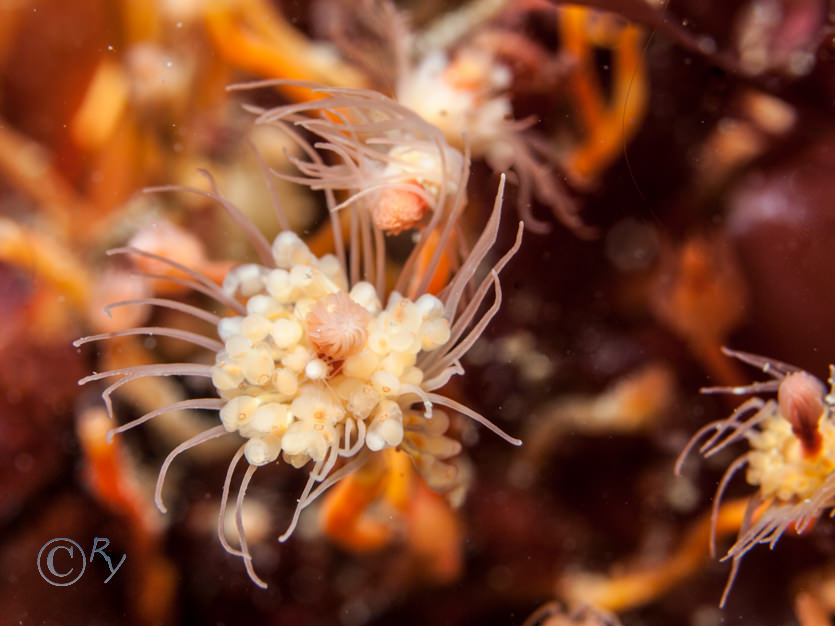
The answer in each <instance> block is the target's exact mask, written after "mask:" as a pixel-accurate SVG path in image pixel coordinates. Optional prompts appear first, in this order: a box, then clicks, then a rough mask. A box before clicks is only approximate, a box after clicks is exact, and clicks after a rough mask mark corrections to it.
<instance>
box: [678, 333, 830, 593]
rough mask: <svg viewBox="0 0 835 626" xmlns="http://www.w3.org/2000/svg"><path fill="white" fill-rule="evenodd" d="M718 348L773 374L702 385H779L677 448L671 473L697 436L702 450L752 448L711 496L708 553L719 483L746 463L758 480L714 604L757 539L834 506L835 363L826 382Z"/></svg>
mask: <svg viewBox="0 0 835 626" xmlns="http://www.w3.org/2000/svg"><path fill="white" fill-rule="evenodd" d="M722 351H723V353H724V354H725V355H727V356H730V357H733V358H735V359H738V360H740V361H742V362H743V363H747V364H749V365H753V366H755V367H759V368H761V369H762V371H763V372H765V373H766V374H769V375H770V376H771V377H772V379H773V380H770V381H764V382H755V383H751V384H750V385H745V386H741V387H708V388H705V389H702V392H704V393H730V394H734V395H744V394H755V393H775V392H776V393H777V400H776V401H775V400H774V399H770V400H767V401H766V400H763V399H762V398H760V397H758V396H755V397H752V398H749V399H748V400H746V401H745V402H743V403H742V404H741V405H739V406H738V407H737V408H736V410H734V412H733V413H732V414H731V415H730V417H727V418H725V419H721V420H716V421H714V422H711V423H709V424H707V425H705V426H704V427H702V428H701V429H700V430H699V431H698V432H697V433H696V434H695V435H693V437H692V439H690V442H689V443H688V444H687V446H686V447H685V448H684V450H683V451H682V452H681V454H680V455H679V458H678V460H677V462H676V473H678V472H679V471H680V470H681V466H682V463H683V462H684V460H685V458H686V457H687V455H688V454H689V453H690V451H691V450H692V449H693V448H694V447H695V446H696V445H698V444H699V442H700V441H702V439H703V438H704V437H705V436H706V435H708V434H710V433H712V434H711V435H710V437H709V438H708V439H707V441H705V442H704V443H702V444H701V446H700V447H699V452H701V453H702V455H703V456H704V457H705V458H707V457H710V456H713V455H714V454H716V453H718V452H720V451H721V450H724V449H725V448H727V447H728V446H730V445H732V444H734V443H736V442H739V441H742V440H746V441H747V442H748V445H749V446H750V450H749V451H748V452H745V453H744V454H742V455H740V456H739V457H737V458H736V460H735V461H734V462H733V463H731V465H730V466H729V467H728V469H727V470H726V471H725V474H724V476H722V480H721V481H720V482H719V486H718V487H717V489H716V495H715V496H714V499H713V514H712V519H713V521H712V529H711V554H715V542H716V520H717V516H718V514H719V510H720V506H721V503H722V496H723V495H724V493H725V489H726V487H727V486H728V483H730V481H731V479H732V478H733V477H734V475H735V474H736V472H738V471H739V470H740V469H742V468H743V467H745V466H746V465H747V466H748V468H747V471H746V476H745V478H746V481H747V482H748V484H750V485H752V486H754V487H757V492H756V493H755V494H754V495H753V496H752V497H751V498H750V500H749V501H748V505H747V508H746V510H745V514H744V516H743V519H742V523H741V527H740V529H739V534H738V536H737V539H736V541H735V542H734V544H733V545H732V546H731V548H730V549H729V550H728V552H727V554H726V555H725V556H724V557H723V558H722V560H723V561H724V560H726V559H730V560H731V573H730V575H729V577H728V582H727V585H726V586H725V590H724V593H723V594H722V599H721V601H720V604H719V605H720V606H724V604H725V601H726V600H727V598H728V593H729V592H730V589H731V586H732V585H733V581H734V578H735V577H736V574H737V572H738V570H739V563H740V560H741V559H742V557H743V556H745V554H746V553H747V552H748V551H749V550H750V549H752V548H753V547H754V546H756V545H758V544H768V545H769V546H770V547H774V545H775V544H776V543H777V541H778V540H779V539H780V537H782V536H783V534H784V533H785V532H786V531H787V530H789V529H790V528H793V529H794V530H795V531H796V532H797V533H798V534H802V533H803V532H805V531H806V530H808V529H809V528H810V527H811V526H812V525H813V524H814V523H815V521H816V520H817V519H818V518H819V517H820V515H821V514H822V513H823V512H824V510H826V509H829V508H832V507H833V506H835V474H833V469H835V420H833V418H832V406H833V403H835V380H834V379H835V367H833V366H830V378H829V384H830V388H829V391H828V392H827V390H826V387H825V386H824V384H823V383H822V382H821V381H820V380H818V379H817V378H815V377H814V376H812V375H811V374H809V373H808V372H805V371H803V370H802V369H800V368H798V367H796V366H793V365H788V364H786V363H781V362H780V361H775V360H773V359H769V358H766V357H763V356H758V355H755V354H750V353H748V352H739V351H736V350H729V349H727V348H723V350H722Z"/></svg>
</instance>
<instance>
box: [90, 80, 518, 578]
mask: <svg viewBox="0 0 835 626" xmlns="http://www.w3.org/2000/svg"><path fill="white" fill-rule="evenodd" d="M367 95H368V94H367ZM334 99H335V101H332V102H331V103H330V105H332V106H334V107H338V105H339V104H342V105H344V104H345V99H344V97H342V96H341V95H335V96H334ZM318 106H319V107H321V106H322V105H321V103H320V104H319V105H318ZM284 113H285V114H286V115H292V112H288V111H286V110H285V111H284ZM337 115H339V113H338V114H337ZM325 123H326V124H329V122H325ZM346 126H347V125H346ZM382 126H383V129H382V131H381V132H384V133H385V132H388V131H389V130H390V128H391V125H390V124H383V125H382ZM427 126H428V125H427ZM346 132H348V133H349V134H350V133H351V132H353V131H352V130H347V131H346ZM383 143H386V142H383ZM308 155H309V156H311V158H313V156H312V154H311V153H308ZM442 162H443V161H442ZM463 164H466V160H463V162H462V165H463ZM316 165H319V166H322V167H324V165H323V163H322V162H321V161H319V162H318V163H316ZM324 171H325V170H323V172H324ZM322 180H323V183H324V184H325V185H327V181H326V179H325V178H324V177H323V179H322ZM209 181H210V183H211V186H212V189H213V191H212V192H211V193H208V192H202V191H200V190H196V189H193V190H191V191H194V192H196V193H200V194H202V195H204V196H207V197H210V198H212V199H214V200H216V201H217V202H218V203H220V204H221V205H222V206H223V207H224V208H226V209H227V211H228V212H229V213H230V215H231V216H232V217H233V219H235V221H236V222H237V223H238V224H239V225H240V226H241V228H242V230H243V231H244V233H245V234H246V235H247V236H248V237H249V239H250V241H251V242H252V244H253V247H254V248H255V250H256V252H257V253H258V255H259V258H260V263H259V264H245V265H241V266H238V267H236V268H234V269H232V270H231V271H229V272H228V273H227V275H226V277H225V279H224V281H223V285H222V287H220V286H218V285H217V284H215V283H213V282H212V281H211V280H210V279H208V278H207V277H205V276H204V275H202V274H201V273H200V272H198V271H195V270H193V269H190V268H188V267H186V266H185V265H183V264H181V263H179V262H177V261H173V260H171V259H167V258H165V257H163V256H161V255H157V254H154V253H152V252H148V251H144V250H140V249H138V248H135V247H124V248H117V249H115V250H111V251H110V254H112V255H129V256H132V257H139V258H144V259H146V260H152V261H155V262H157V263H162V264H164V265H167V266H168V267H169V268H171V269H175V270H177V271H178V272H180V273H181V274H180V276H170V275H161V274H153V275H150V277H152V278H154V279H157V280H160V279H165V280H171V281H175V282H177V283H178V284H180V285H186V286H188V287H190V288H191V289H193V290H195V291H198V292H201V293H203V294H204V295H206V296H208V297H210V298H211V299H213V300H214V301H216V302H217V303H218V304H219V305H222V306H224V307H226V309H228V311H229V314H227V315H222V316H221V315H215V314H214V313H210V312H208V311H205V310H202V309H198V308H196V307H193V306H191V305H186V304H183V303H180V302H177V301H175V300H166V299H160V298H147V299H138V300H135V301H131V304H135V305H137V306H143V305H148V304H150V305H155V306H163V307H167V308H175V309H177V310H179V311H181V312H182V313H185V314H187V315H192V316H194V317H195V318H197V319H200V320H207V319H210V320H211V322H212V323H213V324H214V325H215V327H216V329H217V330H216V332H217V339H216V338H213V337H208V336H205V335H203V334H200V333H195V332H191V331H188V330H183V329H178V328H169V327H159V326H147V327H137V328H130V329H127V330H122V331H116V332H109V333H103V334H98V335H92V336H89V337H83V338H81V339H78V340H76V341H75V342H74V344H75V345H76V346H80V345H83V344H87V343H90V342H96V341H101V340H110V339H116V338H119V337H125V336H133V335H150V336H162V337H169V338H173V339H179V340H182V341H184V342H187V343H190V344H193V345H195V346H198V347H201V348H204V349H206V350H209V351H210V352H212V353H214V354H215V363H214V365H207V364H203V363H186V362H184V363H169V364H162V363H160V364H152V365H138V366H134V367H125V368H119V369H113V370H108V371H103V372H97V373H94V374H91V375H90V376H87V377H85V378H83V379H81V380H80V381H79V384H87V383H90V382H94V381H98V380H103V379H107V378H113V377H119V378H118V380H116V382H114V383H112V384H110V385H109V386H108V387H107V388H106V389H105V390H104V392H103V394H102V396H103V399H104V402H105V406H106V408H107V411H108V413H109V414H110V415H111V416H112V415H113V407H112V401H111V397H110V396H111V394H112V393H113V392H114V391H116V390H117V389H119V388H120V387H122V386H123V385H125V384H127V383H129V382H131V381H133V380H137V379H142V378H146V377H155V376H163V377H164V376H196V377H202V378H208V379H211V381H212V383H213V386H214V388H215V390H216V391H217V394H218V396H219V398H212V397H205V398H198V399H192V400H184V401H179V402H176V403H174V404H172V405H169V406H166V407H163V408H159V409H156V410H153V411H150V412H148V413H146V414H144V415H142V416H141V417H138V418H136V419H134V420H132V421H130V422H128V423H126V424H124V425H122V426H120V427H118V428H116V429H114V430H113V431H111V432H123V431H125V430H128V429H130V428H133V427H135V426H139V425H140V424H143V423H145V422H147V421H149V420H151V419H153V418H155V417H157V416H158V415H161V414H163V413H166V412H168V411H171V410H183V409H207V410H212V411H218V413H219V418H220V421H221V424H219V425H217V426H215V427H213V428H209V429H208V430H206V431H204V432H202V433H200V434H198V435H196V436H194V437H192V438H191V439H189V440H187V441H185V442H183V443H182V444H180V445H179V446H177V447H176V448H175V449H174V450H173V451H172V452H171V453H170V454H169V455H168V457H167V458H166V459H165V461H164V463H163V465H162V468H161V469H160V473H159V478H158V481H157V488H156V503H157V506H158V508H159V509H160V510H161V511H163V512H165V506H164V504H163V502H162V488H163V483H164V479H165V475H166V472H167V470H168V468H169V466H170V464H171V463H172V461H173V460H174V459H175V458H176V457H177V456H178V455H179V454H180V453H182V452H184V451H186V450H188V449H190V448H192V447H194V446H197V445H199V444H201V443H203V442H206V441H210V440H212V439H216V438H218V437H222V436H225V435H228V434H232V433H237V435H238V436H239V437H241V438H242V439H244V440H245V441H244V442H243V443H242V445H241V446H240V447H239V448H238V450H237V452H236V453H235V455H234V456H233V458H232V461H231V463H230V464H229V468H228V471H227V475H226V480H225V481H224V486H223V495H222V497H221V505H220V514H219V520H222V519H223V517H224V514H225V510H226V507H227V502H228V499H229V491H230V486H231V481H232V477H233V474H234V471H235V469H236V468H237V466H238V464H239V463H240V461H241V459H242V458H245V459H246V461H247V462H248V464H249V467H248V469H247V470H246V472H245V474H244V477H243V480H242V482H241V485H240V488H239V490H238V495H237V498H236V504H235V507H236V522H237V523H236V526H237V535H238V537H237V539H238V542H239V545H240V548H239V549H238V548H236V547H233V546H232V545H231V544H230V543H229V541H228V540H227V538H226V536H225V534H224V532H223V528H222V524H221V522H219V528H218V536H219V539H220V542H221V544H222V545H223V547H224V548H225V549H226V550H227V551H228V552H229V553H231V554H235V555H237V556H240V557H241V558H242V559H243V560H244V563H245V567H246V570H247V572H248V574H249V576H250V578H251V579H252V580H253V582H255V583H256V584H257V585H259V586H261V587H266V583H265V582H264V581H263V580H262V579H260V578H259V577H258V575H257V574H256V573H255V570H254V568H253V566H252V555H251V554H250V551H249V549H248V547H247V542H246V537H245V534H244V531H243V522H242V516H241V505H242V502H243V498H244V495H245V493H246V491H247V488H248V485H249V483H250V481H251V479H252V477H253V474H254V473H255V471H256V469H257V468H258V467H260V466H263V465H266V464H268V463H271V462H274V461H277V460H278V458H279V456H281V457H282V459H283V460H284V461H285V462H287V463H289V464H291V465H293V466H294V467H297V468H301V467H303V466H305V465H308V464H311V463H312V468H311V470H310V474H309V479H308V481H307V484H306V485H305V487H304V490H303V491H302V494H301V495H300V497H299V498H298V501H297V502H298V503H297V506H296V510H295V512H294V514H293V518H292V521H291V522H290V525H289V527H288V528H287V530H286V531H285V532H284V533H283V534H282V535H281V537H280V540H281V541H284V540H286V539H287V538H289V536H290V535H291V534H292V532H293V530H294V528H295V526H296V524H297V522H298V519H299V516H300V514H301V512H302V511H303V510H304V509H305V508H307V507H308V506H309V505H310V504H311V503H312V502H313V501H314V500H315V499H316V498H317V497H318V496H319V495H321V494H322V493H323V492H324V491H325V490H327V489H328V488H329V487H330V486H332V485H334V484H335V483H336V482H338V481H339V480H341V479H342V478H344V477H345V476H347V475H349V474H350V473H351V472H353V471H355V470H357V469H358V468H360V467H362V465H363V464H364V463H365V462H366V461H367V460H368V458H369V456H370V455H372V454H374V453H376V452H380V451H382V450H386V449H391V448H399V449H401V450H403V451H405V452H406V453H407V454H409V456H410V457H411V458H412V459H413V460H414V462H415V466H416V469H417V470H418V472H419V473H420V474H421V475H422V476H423V477H424V478H425V480H426V481H427V484H429V485H430V486H431V487H432V488H433V489H435V490H437V491H442V492H445V491H454V490H455V489H456V487H457V486H458V483H457V482H456V480H457V476H456V469H455V466H454V465H451V464H449V463H447V462H446V459H448V458H449V457H451V456H454V455H455V454H457V452H458V451H460V444H459V443H458V442H457V441H454V440H452V439H450V438H448V437H446V436H444V433H443V432H437V431H438V428H437V426H439V425H445V424H446V420H444V419H443V415H442V413H441V412H438V411H437V408H436V407H438V406H443V407H446V408H448V409H451V410H453V411H455V412H458V413H461V414H463V415H466V416H467V417H469V418H471V419H473V420H475V421H477V422H478V423H480V424H482V425H484V426H485V427H486V428H488V429H489V430H491V431H493V432H494V433H496V434H497V435H499V436H500V437H502V438H504V439H505V440H506V441H508V442H509V443H512V444H514V445H519V444H521V442H520V441H519V440H518V439H515V438H513V437H511V436H510V435H508V434H506V433H505V432H504V431H502V430H501V429H500V428H499V427H498V426H496V425H495V424H493V423H492V422H491V421H489V420H488V419H487V418H486V417H484V416H482V415H481V414H479V413H477V412H475V411H474V410H472V409H470V408H469V407H466V406H465V405H463V404H461V403H459V402H457V401H455V400H453V399H452V398H449V397H447V396H445V395H442V394H440V393H437V390H438V389H440V388H441V387H443V386H444V385H445V384H446V383H447V382H448V381H449V379H450V378H451V377H452V376H455V375H459V374H462V373H463V372H464V370H463V367H462V366H461V363H460V359H461V357H462V356H463V355H464V354H465V353H466V352H467V351H468V350H469V348H470V347H471V346H472V345H473V343H474V342H475V341H476V340H477V339H478V337H479V336H480V335H481V333H482V332H483V331H484V329H485V328H486V326H487V325H488V323H489V322H490V320H491V319H492V318H493V316H494V315H495V314H496V313H497V312H498V310H499V307H500V305H501V287H500V284H499V280H498V274H499V272H500V271H501V270H502V268H503V267H504V266H505V265H506V264H507V262H508V261H509V260H510V258H511V257H512V256H513V255H514V254H515V252H516V251H517V250H518V248H519V246H520V244H521V235H522V227H523V225H522V224H521V223H520V224H519V229H518V230H517V235H516V241H515V243H514V244H513V246H512V247H511V248H510V250H508V251H507V252H506V253H505V254H504V255H503V256H501V258H499V259H498V260H497V261H496V262H495V263H493V264H492V267H491V269H490V270H489V271H488V272H487V275H486V276H483V277H481V278H478V277H479V276H480V271H479V270H480V267H481V265H482V263H483V262H484V260H485V259H486V257H487V255H488V254H489V253H490V252H491V250H492V247H493V244H494V243H495V241H496V236H497V233H498V227H499V221H500V214H501V205H502V193H503V189H504V180H503V179H502V181H501V182H500V185H499V190H498V193H497V195H496V199H495V202H494V206H493V210H492V213H491V215H490V218H489V219H488V221H487V223H486V226H485V228H484V231H483V232H482V233H481V235H480V236H479V237H478V239H477V241H476V242H475V244H474V245H473V246H472V248H471V249H470V250H469V252H468V253H467V254H463V253H462V251H461V250H460V249H459V250H458V252H457V254H460V257H461V258H460V259H459V263H458V266H457V271H456V272H455V273H454V275H452V276H451V277H450V279H449V280H448V282H447V283H446V285H445V287H444V288H443V290H442V291H441V292H440V293H439V294H438V295H437V296H434V295H430V294H428V293H422V294H418V295H417V296H415V297H409V296H403V295H401V294H400V292H398V291H397V290H395V291H392V292H390V293H388V292H387V291H386V290H385V281H384V274H385V261H386V259H385V249H384V244H383V232H382V231H381V230H380V229H379V228H378V227H377V226H376V225H375V224H374V223H373V221H372V220H371V219H370V216H369V215H368V214H367V213H364V212H362V211H360V210H359V209H358V208H357V207H356V206H354V205H351V206H350V207H349V210H350V211H351V222H352V228H351V238H350V241H351V244H352V245H351V246H350V250H349V251H348V255H347V257H345V256H342V255H341V254H337V255H325V256H323V257H320V258H319V257H316V256H314V255H313V254H312V253H311V252H310V250H309V249H308V247H307V246H306V245H305V243H304V242H303V241H302V240H301V239H300V238H299V237H298V236H297V235H296V234H295V233H293V232H292V231H286V230H285V231H283V232H281V233H279V235H278V236H277V237H276V238H275V240H274V242H273V244H272V245H270V244H269V243H268V242H267V240H266V239H265V238H264V237H263V235H261V233H260V232H258V230H257V228H255V226H254V225H253V224H252V223H251V222H249V221H248V219H247V218H246V217H245V216H244V215H243V213H242V212H241V210H240V209H238V208H237V207H235V206H234V205H232V204H231V203H230V202H229V201H228V200H226V199H225V198H223V196H221V195H220V193H219V192H218V191H217V189H216V187H215V186H214V182H213V181H212V180H211V177H209ZM455 181H456V183H457V184H458V185H459V187H458V188H457V189H456V192H455V194H454V201H453V203H452V205H451V206H450V207H449V208H448V210H443V211H437V212H436V214H435V215H433V219H432V222H430V224H432V223H435V224H438V226H437V228H438V230H439V232H440V233H441V238H440V240H439V241H438V242H437V245H436V247H435V248H434V251H433V254H432V257H431V258H430V261H429V262H428V263H426V264H420V265H416V263H415V261H414V258H415V257H416V256H417V255H418V254H420V252H421V249H422V246H421V245H420V242H419V243H418V244H417V245H416V246H415V248H414V249H413V251H412V255H411V257H410V259H408V260H407V261H406V264H405V266H404V270H403V272H406V271H407V269H408V271H410V272H412V273H417V274H418V275H419V280H418V281H417V283H416V284H417V285H419V287H418V289H420V285H423V284H428V282H429V280H430V279H431V278H432V276H433V274H434V272H435V269H436V266H437V263H438V258H439V257H440V255H441V253H442V252H443V251H444V250H445V249H446V248H448V247H449V245H450V240H451V232H452V227H453V224H452V220H454V219H455V217H457V215H458V214H459V213H460V211H461V210H462V209H463V205H464V203H465V195H464V194H465V189H464V187H465V184H466V171H464V170H463V168H462V171H461V173H460V175H459V178H457V179H455ZM386 184H387V185H389V187H390V188H393V189H400V188H401V183H399V182H397V181H396V180H386ZM386 184H383V183H380V184H378V185H377V187H376V188H377V189H379V190H380V191H385V190H386V189H387V187H386ZM447 186H450V187H451V186H452V184H451V183H450V184H448V183H447V180H446V178H445V177H442V179H441V182H440V189H445V188H446V187H447ZM182 189H183V188H179V187H165V188H158V189H157V190H165V191H171V190H182ZM326 195H328V197H329V207H330V208H331V218H332V222H333V224H334V230H335V232H336V233H338V232H339V226H338V218H337V217H336V216H335V210H336V209H338V208H339V207H338V206H337V205H334V204H333V202H332V197H331V196H330V195H329V194H326ZM336 240H337V241H336V242H335V243H336V244H337V246H338V242H339V241H341V239H340V237H339V236H338V235H337V237H336ZM183 275H184V276H185V277H182V276H183ZM360 275H361V276H362V277H363V278H365V279H367V280H360V279H359V276H360ZM401 278H402V276H401ZM424 289H425V287H424ZM491 289H492V291H493V293H494V301H493V303H492V305H491V306H489V307H487V309H486V311H484V312H483V313H482V312H481V309H482V305H483V304H484V303H485V301H486V299H487V297H488V295H489V294H490V291H491ZM384 302H385V306H384V304H383V303H384ZM413 406H416V408H413ZM436 414H437V420H438V424H435V423H434V421H435V420H436ZM343 459H344V461H343V463H342V464H341V465H340V460H343Z"/></svg>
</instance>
